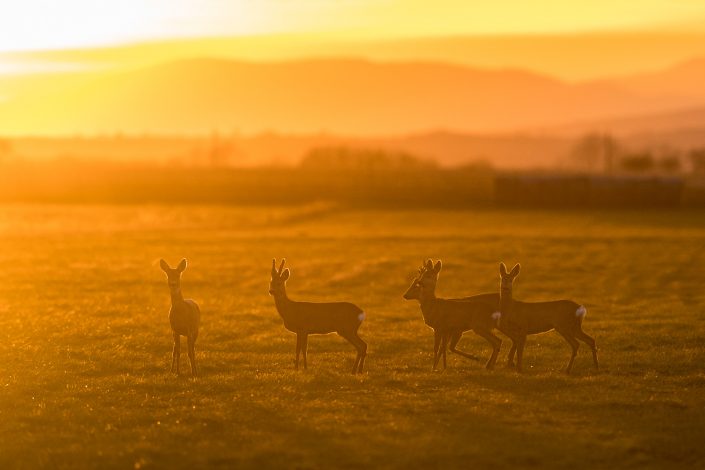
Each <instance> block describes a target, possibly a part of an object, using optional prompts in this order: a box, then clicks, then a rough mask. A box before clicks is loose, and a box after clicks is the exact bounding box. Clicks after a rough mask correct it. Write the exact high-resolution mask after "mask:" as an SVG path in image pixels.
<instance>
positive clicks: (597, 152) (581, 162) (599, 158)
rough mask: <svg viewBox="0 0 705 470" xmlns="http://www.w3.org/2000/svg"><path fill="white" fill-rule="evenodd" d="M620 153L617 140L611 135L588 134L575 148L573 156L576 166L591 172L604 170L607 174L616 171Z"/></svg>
mask: <svg viewBox="0 0 705 470" xmlns="http://www.w3.org/2000/svg"><path fill="white" fill-rule="evenodd" d="M618 152H619V144H618V142H617V140H616V139H615V138H614V137H612V136H611V135H609V134H599V133H594V134H588V135H585V136H583V137H582V138H581V139H580V140H578V142H577V143H576V144H575V146H574V147H573V151H572V156H573V160H574V161H575V162H576V164H577V165H578V166H579V167H581V168H583V169H585V170H587V171H589V172H595V171H598V169H600V168H601V169H602V170H603V171H604V172H605V173H611V172H612V171H613V170H614V163H615V159H616V158H617V155H618Z"/></svg>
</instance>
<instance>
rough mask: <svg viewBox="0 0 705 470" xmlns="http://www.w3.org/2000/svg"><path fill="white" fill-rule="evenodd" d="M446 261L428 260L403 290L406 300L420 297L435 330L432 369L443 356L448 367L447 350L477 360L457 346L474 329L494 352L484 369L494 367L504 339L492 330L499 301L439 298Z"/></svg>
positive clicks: (424, 313)
mask: <svg viewBox="0 0 705 470" xmlns="http://www.w3.org/2000/svg"><path fill="white" fill-rule="evenodd" d="M442 267H443V264H442V263H441V261H440V260H438V261H437V262H436V264H435V265H434V264H433V262H432V261H431V260H430V259H429V260H428V261H426V264H425V265H423V266H422V267H421V268H420V269H419V274H418V276H417V277H416V278H415V279H414V280H413V282H412V283H411V286H409V289H408V290H407V291H406V292H405V293H404V299H406V300H413V299H416V300H418V302H419V304H420V306H421V314H422V315H423V319H424V323H425V324H426V325H427V326H428V327H430V328H431V329H432V330H433V333H434V334H433V336H434V344H433V370H437V367H438V362H439V361H440V358H441V357H442V358H443V368H444V369H445V368H446V349H447V347H448V345H449V344H450V350H451V352H453V353H456V354H459V355H461V356H463V357H466V358H468V359H476V358H475V356H472V355H470V354H468V353H465V352H462V351H460V350H458V349H457V348H456V346H457V344H458V341H460V337H461V336H462V334H463V332H465V331H469V330H473V331H474V332H475V333H477V334H478V335H479V336H481V337H483V338H485V339H486V340H487V342H489V343H490V345H491V346H492V355H491V356H490V358H489V360H488V361H487V363H486V364H485V368H487V369H488V370H489V369H492V368H494V365H495V363H496V362H497V356H498V355H499V350H500V347H501V345H502V340H501V339H499V338H498V337H497V336H495V335H494V334H493V333H492V329H493V328H495V327H496V326H497V323H498V322H499V318H500V313H499V311H498V309H497V306H496V304H494V305H493V303H492V302H486V301H482V300H459V299H442V298H438V297H436V284H437V281H438V275H439V273H440V271H441V268H442Z"/></svg>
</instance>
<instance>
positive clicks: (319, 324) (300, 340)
mask: <svg viewBox="0 0 705 470" xmlns="http://www.w3.org/2000/svg"><path fill="white" fill-rule="evenodd" d="M285 262H286V260H284V259H282V262H281V264H280V265H279V269H276V260H272V280H271V282H270V283H269V294H270V295H271V296H273V297H274V305H275V306H276V307H277V312H279V315H280V316H281V317H282V319H283V320H284V327H285V328H286V329H287V330H289V331H291V332H292V333H296V361H295V363H294V364H295V367H296V369H297V370H298V368H299V354H300V353H303V357H304V369H306V368H307V367H308V365H307V362H306V356H307V354H306V353H307V349H308V335H315V334H328V333H333V332H335V333H338V334H339V335H340V336H342V337H343V338H345V339H346V340H348V341H349V342H350V344H352V345H353V346H354V347H355V349H356V350H357V357H356V358H355V362H354V363H353V370H352V373H353V374H356V373H361V372H362V366H363V364H364V362H365V356H366V355H367V343H365V342H364V341H363V340H362V339H361V338H360V337H359V336H358V334H357V330H358V329H359V328H360V325H361V324H362V321H363V320H364V319H365V312H363V311H362V309H361V308H360V307H358V306H357V305H354V304H351V303H349V302H320V303H314V302H296V301H293V300H291V299H289V297H288V296H287V295H286V281H287V279H289V276H290V274H291V272H290V271H289V268H287V269H284V263H285Z"/></svg>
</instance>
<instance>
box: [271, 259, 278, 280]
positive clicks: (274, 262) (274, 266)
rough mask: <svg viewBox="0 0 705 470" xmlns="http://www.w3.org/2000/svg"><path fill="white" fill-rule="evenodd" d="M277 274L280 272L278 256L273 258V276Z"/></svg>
mask: <svg viewBox="0 0 705 470" xmlns="http://www.w3.org/2000/svg"><path fill="white" fill-rule="evenodd" d="M276 274H279V273H278V272H277V260H276V258H272V277H274V276H275V275H276Z"/></svg>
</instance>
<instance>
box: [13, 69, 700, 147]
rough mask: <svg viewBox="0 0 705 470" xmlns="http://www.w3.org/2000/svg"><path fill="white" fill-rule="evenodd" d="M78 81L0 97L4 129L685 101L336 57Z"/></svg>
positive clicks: (484, 114) (588, 113) (491, 113)
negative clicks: (5, 98)
mask: <svg viewBox="0 0 705 470" xmlns="http://www.w3.org/2000/svg"><path fill="white" fill-rule="evenodd" d="M77 79H79V78H77ZM80 80H81V82H80V84H78V85H76V86H74V87H71V86H70V85H67V84H66V83H63V82H62V86H61V87H56V86H54V87H53V89H49V88H47V87H44V88H42V87H41V86H34V87H33V88H32V93H31V94H28V93H18V94H17V95H16V96H15V97H14V99H9V100H6V101H4V102H0V122H3V127H4V129H5V132H7V133H23V132H24V133H26V132H32V133H69V134H72V133H88V134H91V133H105V132H115V131H123V132H131V133H141V132H161V133H207V132H210V131H212V130H213V129H219V130H221V131H231V130H239V131H243V132H248V133H250V132H261V131H263V130H276V131H278V132H286V133H292V132H294V133H310V132H320V131H328V132H333V133H342V134H348V135H389V134H404V133H410V132H418V131H428V130H431V129H445V130H453V131H470V132H506V131H511V130H514V129H521V128H538V127H542V126H553V125H558V124H562V123H566V122H572V121H578V120H590V119H597V118H602V117H605V116H614V115H624V114H638V113H649V112H656V111H661V110H664V109H672V108H677V107H681V106H685V105H689V104H692V102H693V98H692V97H691V96H673V95H672V93H670V92H667V91H668V90H661V89H659V90H657V91H658V93H656V92H654V93H651V94H647V91H648V90H643V91H640V92H634V91H632V90H630V89H629V87H628V86H627V84H626V83H621V82H614V83H612V82H599V83H587V84H568V83H564V82H561V81H559V80H555V79H552V78H549V77H544V76H541V75H538V74H533V73H529V72H525V71H519V70H480V69H473V68H468V67H461V66H455V65H446V64H437V63H375V62H369V61H364V60H341V59H335V60H334V59H330V60H323V59H322V60H302V61H294V62H278V63H248V62H237V61H227V60H215V59H199V60H189V61H178V62H173V63H169V64H165V65H160V66H155V67H150V68H144V69H140V70H135V71H130V72H125V73H121V74H110V75H106V76H102V77H100V78H94V79H93V78H92V79H90V80H86V78H85V77H80ZM64 81H66V80H64ZM662 93H663V94H662Z"/></svg>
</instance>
